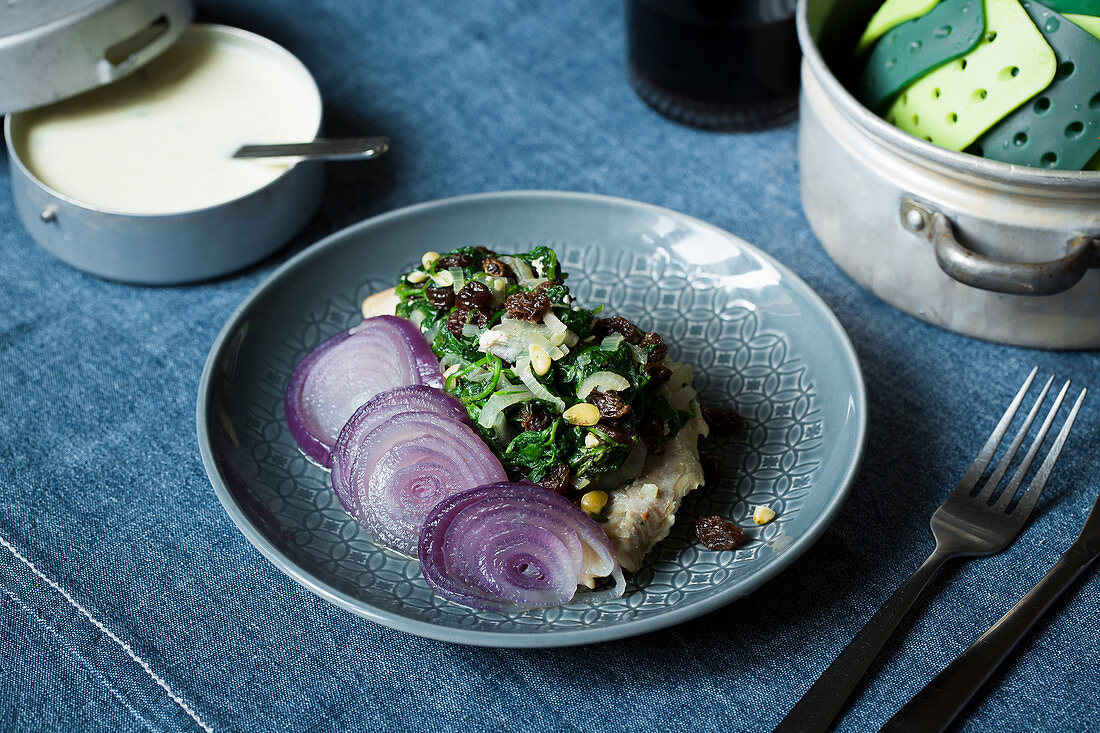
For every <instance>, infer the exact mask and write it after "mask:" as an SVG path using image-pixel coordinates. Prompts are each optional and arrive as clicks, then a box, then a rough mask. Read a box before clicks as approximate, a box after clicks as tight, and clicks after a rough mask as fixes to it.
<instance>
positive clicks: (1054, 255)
mask: <svg viewBox="0 0 1100 733" xmlns="http://www.w3.org/2000/svg"><path fill="white" fill-rule="evenodd" d="M878 4H879V3H877V2H873V1H870V0H868V1H864V2H853V1H852V0H800V2H799V6H798V36H799V42H800V43H801V45H802V53H803V64H802V94H801V98H800V115H801V128H800V132H799V160H800V164H801V179H802V205H803V207H804V209H805V211H806V216H807V218H808V219H809V221H810V225H811V227H812V228H813V230H814V233H815V234H816V235H817V238H818V239H819V240H820V241H821V243H822V245H823V246H824V247H825V250H826V251H827V252H828V253H829V255H830V256H831V257H832V258H833V260H834V261H835V262H836V263H837V264H838V265H840V267H841V268H842V269H843V270H844V271H845V272H847V273H848V274H849V275H850V276H851V277H852V278H853V279H855V280H856V281H857V282H859V283H860V284H861V285H863V286H864V287H866V288H868V289H869V290H870V291H871V292H873V293H874V294H875V295H877V296H878V297H880V298H882V299H883V300H885V301H886V302H887V303H890V304H891V305H893V306H895V307H897V308H899V309H901V310H903V311H905V312H907V313H910V314H912V315H915V316H916V317H918V318H920V319H922V320H924V321H927V322H929V323H932V324H934V325H936V326H940V327H943V328H947V329H950V330H952V331H957V332H959V333H963V334H966V335H968V336H976V337H978V338H983V339H988V340H991V341H998V342H1001V343H1007V344H1015V345H1019V346H1032V347H1043V348H1066V349H1083V348H1096V347H1100V272H1098V271H1097V270H1095V269H1092V268H1096V267H1100V173H1097V172H1084V171H1080V172H1077V171H1049V170H1041V169H1035V168H1026V167H1020V166H1012V165H1007V164H1004V163H999V162H996V161H991V160H985V159H984V158H979V157H976V156H973V155H967V154H964V153H957V152H954V151H950V150H946V149H944V148H940V147H937V146H935V145H932V144H931V143H928V142H925V141H924V140H920V139H918V138H916V137H913V136H911V135H909V134H908V133H905V132H903V131H901V130H899V129H898V128H896V127H894V126H893V125H890V124H889V123H887V122H886V121H885V120H883V119H881V118H880V117H879V116H878V115H876V114H874V113H873V112H871V111H870V110H868V109H867V108H865V107H863V106H862V105H861V104H860V103H859V102H858V101H856V99H855V98H854V97H853V96H852V95H851V94H850V93H849V92H848V90H847V89H846V88H845V87H844V85H843V84H842V83H841V82H840V81H839V80H838V78H837V76H836V75H834V73H833V71H832V70H831V68H832V67H831V66H830V64H832V63H833V62H834V60H835V59H834V58H833V57H830V52H831V49H833V48H837V49H841V48H847V49H851V48H852V47H853V45H849V43H848V42H849V41H850V42H851V44H854V37H852V36H851V33H852V32H853V30H854V32H855V33H858V32H859V31H861V30H862V29H863V24H865V23H866V21H867V19H868V18H870V16H871V13H872V12H873V11H874V9H875V7H877V5H878ZM823 50H824V52H823ZM836 58H840V57H839V56H837V57H836ZM837 63H838V64H839V63H841V62H839V61H838V62H837Z"/></svg>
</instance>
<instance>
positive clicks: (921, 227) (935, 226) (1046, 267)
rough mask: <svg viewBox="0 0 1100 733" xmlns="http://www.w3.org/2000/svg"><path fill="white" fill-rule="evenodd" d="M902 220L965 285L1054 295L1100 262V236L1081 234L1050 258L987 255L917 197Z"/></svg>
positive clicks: (906, 206)
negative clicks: (973, 247)
mask: <svg viewBox="0 0 1100 733" xmlns="http://www.w3.org/2000/svg"><path fill="white" fill-rule="evenodd" d="M901 223H902V225H903V226H904V227H905V228H906V229H908V230H909V231H911V232H916V233H920V234H924V235H925V236H926V237H928V239H929V240H931V241H932V244H933V247H934V248H935V252H936V262H937V263H938V264H939V266H940V269H941V270H943V271H944V272H945V273H946V274H947V275H948V276H950V277H952V278H954V279H955V280H958V281H959V282H961V283H962V284H964V285H969V286H970V287H973V288H981V289H982V290H991V291H993V292H995V293H1007V294H1009V295H1054V294H1055V293H1061V292H1065V291H1066V290H1069V289H1070V288H1072V287H1073V286H1074V285H1076V284H1077V282H1078V281H1079V280H1080V279H1081V278H1083V277H1084V276H1085V273H1086V272H1088V270H1089V268H1092V267H1100V237H1089V236H1078V237H1075V238H1073V239H1071V240H1070V241H1069V242H1068V243H1067V245H1066V254H1065V255H1063V256H1062V257H1059V258H1058V259H1056V260H1049V261H1047V262H1011V261H1008V260H995V259H993V258H991V257H985V256H984V255H980V254H978V253H977V252H974V251H973V250H970V249H968V248H967V247H965V246H964V245H962V244H961V243H960V242H959V240H957V239H956V238H955V231H954V228H953V227H952V226H951V220H950V219H948V218H947V217H946V216H945V215H944V214H942V213H941V212H939V211H935V210H933V209H931V208H929V207H928V206H927V205H926V204H923V203H919V202H917V201H914V200H913V199H905V200H904V201H902V202H901Z"/></svg>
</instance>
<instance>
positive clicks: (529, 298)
mask: <svg viewBox="0 0 1100 733" xmlns="http://www.w3.org/2000/svg"><path fill="white" fill-rule="evenodd" d="M504 307H505V308H506V309H507V310H508V317H509V318H522V319H523V320H525V321H531V322H532V323H538V322H539V321H541V320H542V317H543V316H545V315H546V312H547V311H549V310H550V299H549V298H547V297H546V296H545V295H543V294H542V293H532V292H530V291H527V292H522V293H516V294H515V295H509V296H508V299H507V300H505V301H504Z"/></svg>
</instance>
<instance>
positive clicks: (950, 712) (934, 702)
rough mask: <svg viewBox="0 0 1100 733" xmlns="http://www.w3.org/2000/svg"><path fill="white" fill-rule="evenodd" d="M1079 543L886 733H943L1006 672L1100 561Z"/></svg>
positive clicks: (890, 723) (894, 720)
mask: <svg viewBox="0 0 1100 733" xmlns="http://www.w3.org/2000/svg"><path fill="white" fill-rule="evenodd" d="M1096 556H1097V553H1096V552H1089V551H1088V550H1087V549H1086V548H1085V547H1084V546H1083V543H1081V542H1076V543H1074V545H1073V546H1072V547H1070V549H1069V550H1068V551H1067V552H1066V554H1064V555H1062V557H1060V558H1059V559H1058V562H1057V563H1055V564H1054V567H1053V568H1051V569H1050V572H1048V573H1047V574H1046V575H1045V576H1043V579H1042V580H1040V581H1039V582H1038V583H1036V584H1035V585H1034V587H1032V589H1031V590H1029V591H1028V592H1027V595H1025V596H1024V597H1023V598H1021V599H1020V601H1019V602H1018V603H1017V604H1016V605H1015V606H1013V607H1012V608H1011V609H1010V610H1009V611H1008V613H1006V614H1005V615H1004V616H1002V617H1001V620H1000V621H998V622H997V623H995V624H993V626H992V627H990V629H989V630H988V631H986V632H985V633H984V634H982V637H981V638H980V639H978V640H977V641H975V642H974V643H973V644H971V645H970V647H969V648H967V649H966V651H964V652H963V653H962V654H960V655H959V656H958V657H957V658H956V659H955V661H953V662H951V664H949V665H947V667H946V668H945V669H944V670H943V671H942V672H940V673H939V674H938V675H936V677H935V678H934V679H933V680H932V681H931V682H929V683H928V684H927V685H925V687H924V689H923V690H921V691H920V692H918V693H917V695H916V696H915V697H914V698H913V699H912V700H910V701H909V702H908V703H906V704H905V706H904V707H903V708H902V709H901V710H899V711H898V712H897V714H896V715H894V717H892V718H890V720H888V721H887V722H886V725H884V726H883V727H882V731H889V732H890V733H897V732H900V731H920V732H921V733H926V732H929V731H942V730H944V729H945V728H946V727H947V726H948V725H950V724H951V721H952V720H954V719H955V716H956V715H958V714H959V711H961V710H962V709H963V708H964V707H965V706H966V704H967V703H968V702H970V699H971V698H972V697H974V694H975V693H976V692H977V691H978V690H979V689H980V688H981V686H982V685H983V684H985V681H986V680H988V679H989V677H990V676H991V675H992V674H993V672H994V671H995V670H996V669H997V667H998V666H1000V664H1001V662H1002V661H1004V658H1005V657H1007V656H1008V654H1009V652H1011V651H1012V650H1013V648H1015V646H1016V644H1017V643H1019V641H1020V639H1022V638H1023V637H1024V636H1025V635H1026V634H1027V632H1028V631H1030V630H1031V627H1032V626H1034V625H1035V622H1036V621H1038V620H1039V618H1040V617H1041V616H1042V615H1043V613H1044V612H1045V611H1046V610H1047V609H1048V608H1049V607H1050V605H1051V604H1052V603H1054V601H1055V600H1057V599H1058V597H1059V596H1060V595H1062V592H1063V591H1065V590H1066V588H1068V587H1069V586H1070V585H1072V584H1073V581H1074V580H1076V579H1077V577H1078V576H1079V575H1080V574H1081V573H1083V572H1084V571H1085V569H1086V568H1087V567H1088V566H1089V565H1091V564H1092V561H1093V560H1095V559H1096Z"/></svg>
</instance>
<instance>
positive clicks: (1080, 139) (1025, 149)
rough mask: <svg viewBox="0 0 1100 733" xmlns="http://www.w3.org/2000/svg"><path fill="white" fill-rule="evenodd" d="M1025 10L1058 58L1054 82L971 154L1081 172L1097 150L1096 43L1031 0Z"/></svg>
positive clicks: (1099, 60) (1099, 76)
mask: <svg viewBox="0 0 1100 733" xmlns="http://www.w3.org/2000/svg"><path fill="white" fill-rule="evenodd" d="M1023 6H1024V9H1025V10H1026V11H1027V12H1028V15H1030V16H1031V18H1032V20H1034V21H1035V24H1036V25H1037V26H1038V27H1039V28H1040V30H1041V31H1042V33H1043V36H1044V37H1045V38H1046V40H1047V43H1049V44H1050V45H1051V47H1052V48H1053V49H1054V53H1055V55H1056V56H1057V58H1058V71H1057V73H1056V74H1055V76H1054V82H1053V83H1052V84H1051V85H1050V86H1049V87H1047V88H1046V89H1044V90H1043V91H1042V93H1040V94H1039V96H1037V97H1036V98H1035V99H1034V100H1032V101H1030V102H1028V103H1027V104H1024V105H1022V106H1021V107H1020V108H1018V109H1017V110H1016V111H1014V112H1013V113H1011V114H1010V115H1008V117H1006V118H1005V119H1003V120H1001V122H1000V123H998V124H997V125H996V126H995V127H994V128H993V129H991V130H990V131H989V132H987V133H986V134H985V135H983V136H982V137H981V138H980V139H979V140H978V143H977V145H976V146H975V149H974V152H975V153H976V154H978V155H984V156H985V157H986V158H991V159H993V160H1000V161H1002V162H1005V163H1016V164H1019V165H1029V166H1033V167H1042V168H1059V169H1062V170H1081V169H1082V168H1084V167H1085V165H1087V164H1088V162H1089V161H1090V160H1091V159H1092V157H1093V156H1094V155H1096V153H1097V151H1100V40H1097V39H1096V38H1093V36H1092V35H1091V34H1089V33H1088V32H1086V31H1084V30H1082V29H1081V28H1079V27H1078V26H1076V25H1074V24H1073V23H1071V22H1070V21H1068V20H1066V19H1065V18H1064V17H1063V16H1061V15H1059V14H1058V13H1055V12H1054V11H1053V10H1051V9H1050V8H1048V7H1046V6H1045V5H1043V4H1041V3H1038V2H1035V0H1023Z"/></svg>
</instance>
